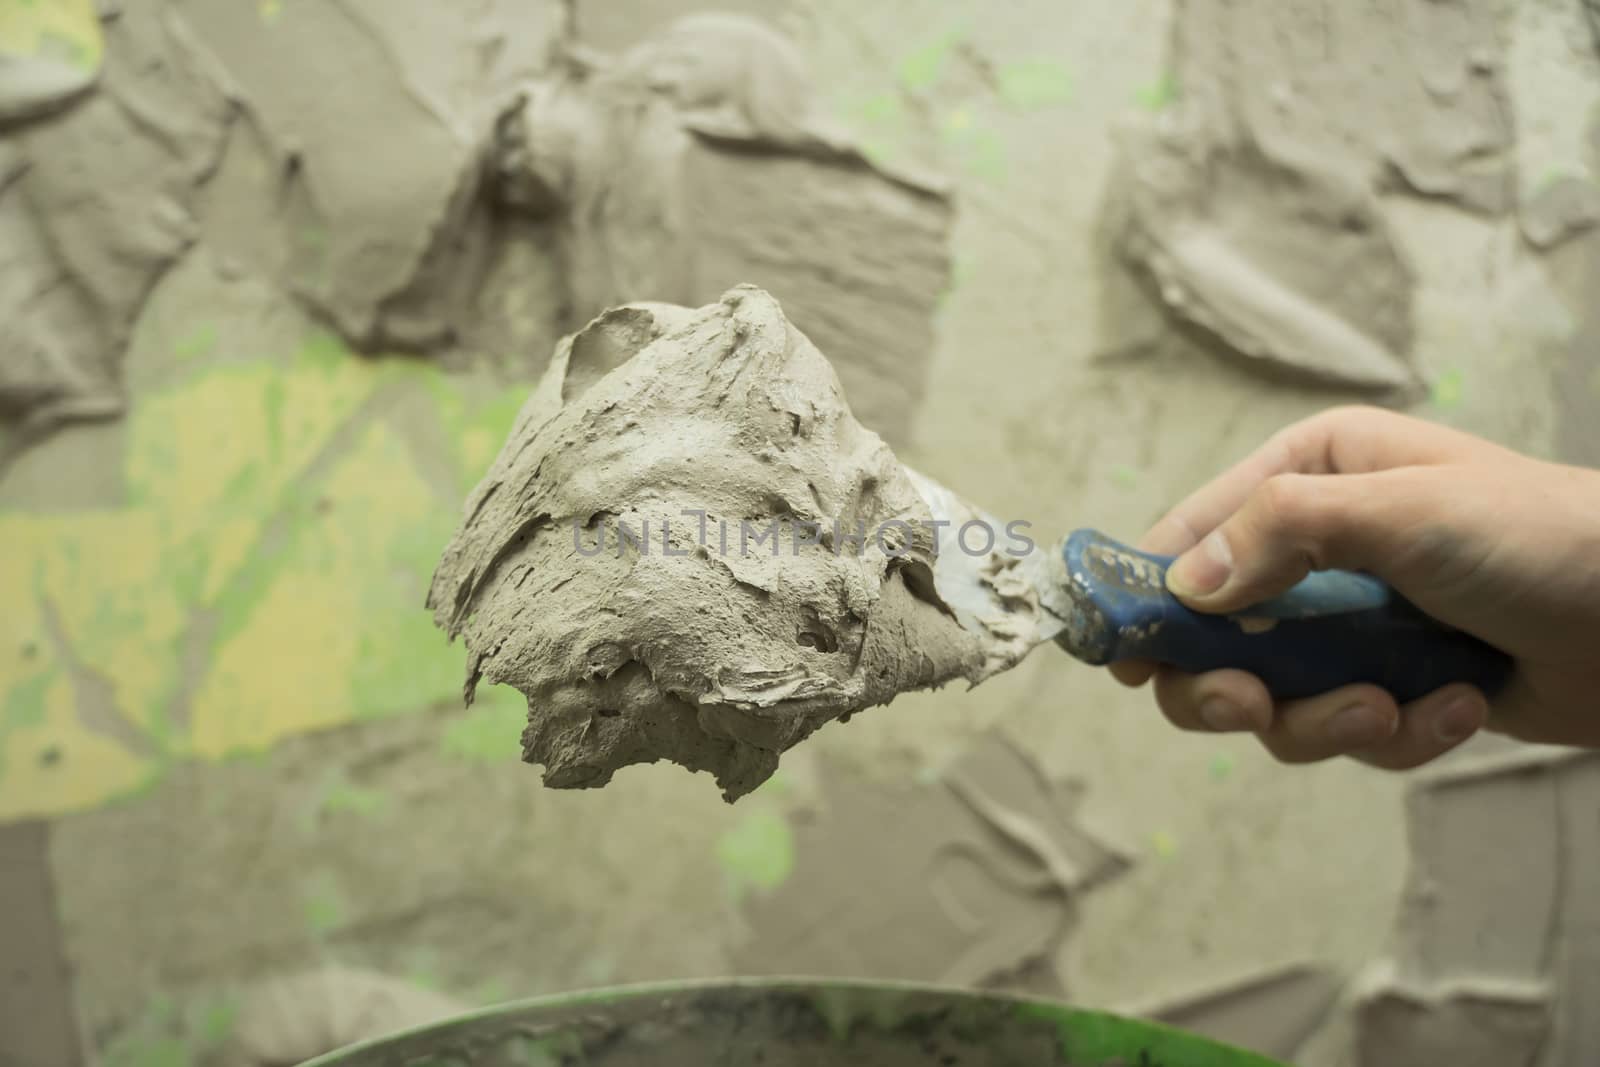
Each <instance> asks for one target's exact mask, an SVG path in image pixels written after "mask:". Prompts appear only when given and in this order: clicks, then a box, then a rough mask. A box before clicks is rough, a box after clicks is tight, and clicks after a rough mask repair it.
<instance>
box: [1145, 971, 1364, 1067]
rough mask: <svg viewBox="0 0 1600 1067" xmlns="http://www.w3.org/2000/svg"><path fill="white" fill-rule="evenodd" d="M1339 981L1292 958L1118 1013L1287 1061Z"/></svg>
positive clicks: (1334, 996)
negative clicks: (1287, 963)
mask: <svg viewBox="0 0 1600 1067" xmlns="http://www.w3.org/2000/svg"><path fill="white" fill-rule="evenodd" d="M1341 984H1342V981H1341V978H1340V976H1339V975H1337V974H1336V973H1335V972H1333V971H1332V970H1330V969H1329V968H1327V967H1321V966H1316V965H1313V964H1293V965H1290V966H1287V967H1279V968H1275V969H1273V970H1270V971H1267V972H1264V973H1259V974H1252V975H1249V976H1246V977H1244V978H1240V979H1237V980H1235V981H1231V982H1226V983H1224V984H1221V985H1215V986H1211V987H1210V988H1207V989H1205V990H1203V991H1200V992H1196V993H1193V994H1190V995H1186V996H1176V997H1171V998H1168V999H1166V1000H1162V1001H1157V1002H1153V1003H1145V1004H1138V1005H1133V1006H1130V1007H1128V1008H1125V1009H1123V1013H1124V1014H1127V1015H1133V1016H1137V1017H1140V1018H1148V1019H1156V1020H1158V1021H1160V1022H1163V1023H1166V1024H1167V1025H1168V1026H1175V1027H1177V1028H1179V1029H1180V1030H1187V1031H1189V1032H1190V1033H1194V1034H1201V1035H1203V1036H1205V1037H1209V1038H1212V1039H1213V1040H1216V1041H1221V1042H1223V1043H1225V1044H1229V1045H1234V1046H1236V1047H1238V1048H1247V1049H1250V1050H1251V1051H1253V1052H1260V1053H1262V1054H1263V1055H1267V1056H1273V1057H1276V1058H1278V1059H1281V1060H1284V1061H1285V1062H1290V1061H1293V1060H1295V1058H1296V1057H1297V1056H1298V1055H1299V1053H1300V1051H1301V1049H1302V1047H1303V1046H1304V1045H1305V1043H1306V1041H1307V1039H1308V1038H1310V1037H1311V1035H1312V1034H1313V1033H1315V1032H1316V1030H1317V1028H1318V1027H1319V1026H1320V1025H1321V1024H1322V1022H1323V1020H1324V1019H1325V1018H1326V1017H1327V1015H1328V1013H1329V1012H1330V1011H1331V1010H1332V1009H1333V1007H1334V1005H1335V1003H1336V1002H1337V1001H1338V999H1339V992H1340V986H1341Z"/></svg>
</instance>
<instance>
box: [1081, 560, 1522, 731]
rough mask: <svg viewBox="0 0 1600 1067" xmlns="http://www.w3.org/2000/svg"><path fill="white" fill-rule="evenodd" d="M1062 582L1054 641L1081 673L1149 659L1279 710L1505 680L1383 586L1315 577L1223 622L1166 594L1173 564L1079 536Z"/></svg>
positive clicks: (1505, 659)
mask: <svg viewBox="0 0 1600 1067" xmlns="http://www.w3.org/2000/svg"><path fill="white" fill-rule="evenodd" d="M1062 554H1063V556H1064V557H1065V559H1066V564H1067V573H1068V576H1069V580H1070V587H1069V598H1068V599H1069V601H1070V604H1071V607H1070V610H1069V612H1068V614H1069V616H1070V617H1069V620H1068V626H1067V630H1066V632H1065V633H1064V634H1063V635H1062V636H1061V637H1059V638H1058V640H1059V641H1060V642H1061V643H1062V644H1063V645H1064V646H1066V648H1067V650H1068V651H1070V652H1072V653H1073V654H1074V655H1076V656H1077V657H1078V658H1080V659H1083V660H1087V661H1088V662H1090V663H1101V664H1103V663H1116V662H1119V661H1121V660H1128V659H1147V660H1154V661H1156V662H1158V663H1164V664H1169V665H1171V666H1173V667H1177V668H1179V669H1180V670H1183V671H1186V672H1189V673H1196V672H1200V671H1209V670H1216V669H1218V668H1222V667H1232V668H1236V669H1238V670H1243V671H1249V672H1250V673H1251V674H1254V675H1256V676H1257V677H1259V678H1260V679H1261V680H1262V681H1263V682H1265V683H1266V685H1267V688H1268V690H1270V691H1271V693H1272V695H1273V696H1274V697H1275V698H1277V699H1279V700H1294V699H1298V698H1300V697H1307V696H1311V695H1313V694H1316V693H1321V692H1325V691H1327V690H1329V689H1336V688H1338V687H1339V686H1343V685H1350V684H1352V683H1355V682H1370V683H1372V684H1374V685H1379V686H1382V687H1383V688H1384V689H1387V690H1388V691H1389V692H1390V693H1392V694H1393V695H1394V697H1395V699H1397V700H1399V701H1401V702H1402V703H1404V702H1405V701H1409V700H1415V699H1416V698H1417V697H1420V696H1423V695H1424V694H1426V693H1430V692H1432V691H1433V690H1435V689H1438V688H1439V687H1440V686H1442V685H1446V684H1449V683H1451V682H1468V683H1470V684H1472V685H1475V686H1477V687H1478V688H1479V689H1481V690H1483V691H1484V692H1485V693H1487V694H1493V693H1494V692H1495V691H1496V690H1497V689H1499V687H1500V686H1501V685H1502V684H1504V682H1505V680H1506V678H1507V677H1508V676H1509V675H1510V673H1511V659H1510V657H1509V656H1507V655H1506V654H1505V653H1504V652H1501V651H1500V650H1499V649H1497V648H1495V647H1493V646H1492V645H1488V644H1486V643H1484V642H1483V641H1480V640H1479V639H1478V638H1476V637H1473V636H1471V635H1470V634H1466V633H1463V632H1462V631H1460V630H1455V629H1451V628H1450V627H1448V626H1445V625H1444V624H1443V623H1440V622H1438V621H1437V620H1435V619H1433V618H1431V617H1429V616H1428V615H1425V614H1423V613H1422V612H1421V611H1420V610H1418V609H1417V608H1416V607H1415V606H1414V605H1412V604H1411V603H1410V601H1408V600H1406V599H1405V598H1404V597H1402V596H1401V595H1400V594H1399V593H1397V592H1395V591H1394V590H1393V589H1392V588H1390V587H1389V586H1388V585H1387V584H1385V583H1384V582H1382V581H1380V580H1378V579H1377V578H1374V577H1372V576H1371V575H1367V574H1356V573H1352V572H1350V571H1318V572H1315V573H1313V574H1311V575H1308V576H1307V577H1306V578H1305V580H1304V581H1302V582H1301V583H1300V584H1299V585H1297V586H1295V587H1294V588H1293V589H1290V590H1289V591H1288V592H1287V593H1284V594H1283V595H1282V596H1279V597H1276V598H1274V599H1272V600H1268V601H1264V602H1262V603H1260V604H1257V605H1255V606H1254V607H1251V608H1249V609H1247V610H1245V611H1240V612H1236V613H1234V614H1232V615H1203V614H1200V613H1199V612H1195V611H1191V610H1190V609H1188V608H1186V607H1184V606H1183V604H1181V603H1179V602H1178V600H1177V598H1176V597H1174V596H1173V595H1172V594H1171V593H1169V592H1167V581H1166V579H1167V567H1168V566H1170V565H1171V563H1172V561H1173V558H1174V557H1172V556H1155V555H1150V554H1149V553H1145V552H1140V551H1137V550H1136V549H1132V548H1129V547H1127V546H1126V545H1122V544H1119V543H1117V542H1116V541H1113V540H1111V539H1110V538H1108V537H1106V536H1105V535H1103V534H1101V533H1098V532H1096V531H1094V530H1079V531H1077V532H1076V533H1074V534H1073V535H1072V536H1071V537H1069V538H1067V541H1066V544H1065V546H1064V547H1063V549H1062Z"/></svg>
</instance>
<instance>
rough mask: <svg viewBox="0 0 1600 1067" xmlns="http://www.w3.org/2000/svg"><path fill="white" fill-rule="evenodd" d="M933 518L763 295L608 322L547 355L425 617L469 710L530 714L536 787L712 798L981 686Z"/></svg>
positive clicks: (472, 501) (739, 293)
mask: <svg viewBox="0 0 1600 1067" xmlns="http://www.w3.org/2000/svg"><path fill="white" fill-rule="evenodd" d="M701 513H703V514H704V520H703V521H704V526H702V519H701ZM774 520H776V521H778V522H779V523H781V524H784V525H783V526H781V527H780V530H781V531H782V532H781V533H780V536H779V537H778V538H776V539H775V540H774V539H772V538H768V539H766V540H763V541H760V542H758V541H756V540H755V539H754V538H755V536H756V535H757V534H765V533H766V531H767V530H768V528H769V527H770V524H771V523H773V522H774ZM929 520H930V516H929V514H928V511H927V507H926V505H925V504H924V503H923V501H922V499H921V497H920V496H919V495H918V493H917V491H916V489H915V488H914V487H913V485H912V483H911V482H910V480H909V479H908V477H907V475H906V473H905V470H904V469H903V468H902V467H901V466H900V463H899V462H898V461H897V460H896V459H895V457H894V455H893V453H891V452H890V451H889V448H888V446H887V445H885V444H884V443H883V441H882V440H880V439H879V438H878V436H877V435H876V434H874V433H872V432H871V431H869V430H867V429H866V428H864V427H863V426H861V424H860V423H858V422H857V421H856V419H855V417H854V416H853V415H852V414H851V413H850V408H849V406H848V404H846V402H845V398H844V394H843V392H842V390H841V389H840V386H839V381H838V379H837V377H835V375H834V372H833V368H832V367H831V366H829V364H828V361H827V360H826V359H825V358H824V357H823V355H822V353H820V352H819V351H817V349H816V347H815V346H813V345H812V344H811V342H810V341H808V340H807V339H806V337H805V336H804V335H803V334H801V333H800V332H799V331H798V330H796V329H795V328H794V326H793V325H792V324H790V322H789V321H788V320H787V319H786V318H785V317H784V315H783V312H782V310H781V309H780V308H779V306H778V303H777V301H776V300H774V299H773V298H772V297H771V296H770V295H768V294H767V293H765V292H763V291H761V290H759V289H756V288H753V287H749V286H741V287H738V288H735V289H733V290H730V291H729V292H728V293H727V294H726V295H724V296H723V298H722V300H721V301H720V302H718V303H716V304H711V305H708V306H706V307H703V308H699V309H698V310H691V309H688V308H682V307H676V306H668V305H660V304H635V305H628V306H624V307H619V308H614V309H612V310H610V311H607V312H605V313H604V314H602V315H601V316H600V317H598V318H597V319H595V320H594V321H593V322H591V323H590V324H589V325H588V326H586V327H585V328H584V329H583V330H582V331H580V332H579V333H577V334H576V335H574V336H572V337H570V338H568V339H566V340H564V341H563V342H562V343H561V344H560V346H558V348H557V351H556V354H555V357H554V359H553V361H552V364H551V367H550V370H549V371H548V372H547V374H546V376H545V378H544V380H543V381H542V382H541V383H540V385H539V387H538V388H537V389H536V390H535V392H534V394H533V396H531V397H530V398H529V400H528V402H527V403H526V404H525V405H524V407H523V409H522V411H521V412H520V413H519V414H518V417H517V420H516V424H515V426H514V428H513V429H512V432H511V435H510V438H509V439H508V440H507V441H506V443H505V446H504V447H503V448H502V450H501V452H500V455H499V457H498V458H497V459H496V460H495V462H494V465H493V466H492V467H491V469H490V470H489V473H488V475H487V476H486V477H485V478H484V479H483V482H482V483H481V484H480V485H479V486H478V487H477V489H476V490H474V491H473V493H472V495H471V497H470V498H469V499H468V501H467V505H466V509H465V516H464V518H463V520H462V523H461V526H460V528H459V530H458V531H457V532H456V535H455V537H454V538H453V540H452V541H451V542H450V544H449V546H448V547H447V548H446V550H445V552H444V556H443V558H442V560H441V562H440V564H439V567H438V570H437V572H436V573H435V575H434V578H433V584H432V588H431V589H430V591H429V595H428V606H429V607H430V608H432V610H433V612H434V618H435V621H436V622H437V623H438V624H439V626H440V627H442V628H443V629H445V630H446V631H447V632H448V633H449V634H450V635H451V637H452V638H453V637H455V636H456V635H458V634H459V635H462V636H463V637H464V640H465V643H466V646H467V651H468V677H467V683H466V696H467V699H468V701H469V702H470V701H471V699H472V694H473V692H474V690H475V688H476V687H477V685H478V683H479V682H480V681H488V682H491V683H504V684H507V685H511V686H514V687H516V688H517V689H518V690H520V691H521V692H522V693H523V694H524V695H525V696H526V697H527V699H528V726H527V729H526V731H525V732H524V733H523V739H522V740H523V758H524V759H525V760H527V761H528V762H530V763H538V764H543V766H544V768H545V772H544V782H545V784H546V785H548V786H552V787H556V788H578V787H594V786H601V785H604V784H606V783H607V782H608V781H610V780H611V776H612V774H613V773H614V772H615V771H616V770H617V769H618V768H619V767H623V766H626V765H628V764H632V763H650V762H654V761H657V760H661V759H668V760H671V761H673V762H674V763H678V764H681V765H682V766H684V767H687V768H688V769H690V770H692V771H702V770H703V771H709V772H711V773H712V774H713V775H714V776H715V777H716V781H717V784H718V785H719V786H720V787H721V788H722V790H723V795H724V797H725V798H727V799H728V800H730V801H731V800H734V799H737V798H738V797H740V796H742V795H744V794H745V793H748V792H749V791H750V790H752V789H754V788H755V787H756V786H758V785H760V784H761V782H763V781H764V780H766V779H767V778H768V777H770V776H771V774H772V773H773V771H774V770H776V769H777V766H778V756H779V754H780V753H782V752H783V751H785V750H786V749H788V748H790V747H792V746H794V745H796V744H798V743H799V742H800V741H802V740H804V739H805V738H806V737H807V736H808V735H810V734H811V733H812V732H814V731H815V730H816V729H817V728H818V727H820V726H822V725H823V724H824V723H827V722H829V721H831V720H834V719H841V718H846V717H848V716H849V715H851V714H852V713H854V712H857V711H860V710H862V709H863V708H867V707H871V706H873V705H875V704H882V703H885V702H887V701H889V700H891V699H892V698H893V697H894V696H895V695H896V694H898V693H901V692H904V691H907V690H911V689H920V688H926V687H929V686H937V685H939V684H941V683H943V682H947V681H950V680H952V679H955V678H962V677H964V678H967V679H968V680H969V681H976V680H977V679H978V678H979V677H980V676H981V675H982V674H983V673H984V671H983V663H984V652H983V649H982V647H981V646H980V642H979V640H978V639H977V638H975V637H973V636H972V635H970V634H968V633H967V632H966V631H964V630H963V629H962V628H961V626H960V625H959V624H958V623H957V622H956V620H955V618H954V616H953V614H952V613H951V611H950V609H949V608H948V607H947V606H946V605H945V604H944V603H943V602H942V601H941V600H940V599H939V597H938V595H937V594H936V593H935V591H934V588H933V578H932V567H931V564H932V557H933V548H934V545H933V536H932V530H931V527H930V526H929ZM812 523H814V524H817V526H819V527H820V531H818V532H817V533H816V535H815V536H816V541H817V543H814V544H811V543H804V542H806V541H808V540H809V539H810V536H811V535H810V533H809V531H810V527H808V526H805V525H803V524H812ZM723 524H726V526H724V525H723ZM623 528H625V529H626V530H627V531H628V532H629V533H630V534H632V535H634V536H635V537H636V538H638V539H639V540H642V542H643V547H642V548H641V547H639V545H638V544H635V543H633V542H631V541H630V542H624V540H623V539H622V538H620V537H619V531H620V530H621V529H623ZM724 529H726V531H727V533H726V547H724V535H723V533H722V531H723V530H724ZM863 529H864V530H865V531H866V534H867V536H866V537H865V538H864V539H863V543H861V544H860V545H859V546H858V545H857V544H856V543H854V538H855V535H857V534H858V533H859V532H861V531H862V530H863ZM746 530H748V531H749V533H748V535H746V532H745V531H746ZM668 531H670V532H668ZM664 533H665V534H666V536H665V537H664ZM639 535H643V536H642V537H639ZM774 549H776V551H774Z"/></svg>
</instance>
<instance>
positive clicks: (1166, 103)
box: [1133, 73, 1178, 111]
mask: <svg viewBox="0 0 1600 1067" xmlns="http://www.w3.org/2000/svg"><path fill="white" fill-rule="evenodd" d="M1133 98H1134V101H1135V102H1136V103H1138V105H1139V106H1140V107H1143V108H1146V109H1148V110H1150V111H1165V110H1166V109H1167V108H1168V107H1171V106H1172V102H1173V101H1174V100H1176V99H1177V98H1178V78H1177V76H1176V75H1174V74H1171V73H1167V74H1163V75H1161V77H1160V78H1158V79H1156V81H1155V82H1153V83H1152V84H1150V85H1146V86H1144V87H1142V88H1140V89H1138V90H1137V91H1135V92H1134V94H1133Z"/></svg>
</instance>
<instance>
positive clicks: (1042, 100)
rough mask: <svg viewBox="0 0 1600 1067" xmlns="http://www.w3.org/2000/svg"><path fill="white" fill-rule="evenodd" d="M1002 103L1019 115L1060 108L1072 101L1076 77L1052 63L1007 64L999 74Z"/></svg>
mask: <svg viewBox="0 0 1600 1067" xmlns="http://www.w3.org/2000/svg"><path fill="white" fill-rule="evenodd" d="M998 78H999V82H1000V99H1001V100H1003V101H1005V103H1006V104H1007V106H1009V107H1013V108H1016V109H1017V110H1019V111H1033V110H1036V109H1039V108H1046V107H1056V106H1059V105H1061V104H1066V103H1070V102H1071V100H1072V74H1071V72H1070V71H1068V70H1067V68H1066V66H1065V65H1064V64H1062V63H1058V62H1056V61H1054V60H1049V59H1030V60H1023V61H1021V62H1017V63H1007V64H1005V65H1004V66H1002V67H1001V68H1000V70H999V72H998Z"/></svg>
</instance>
